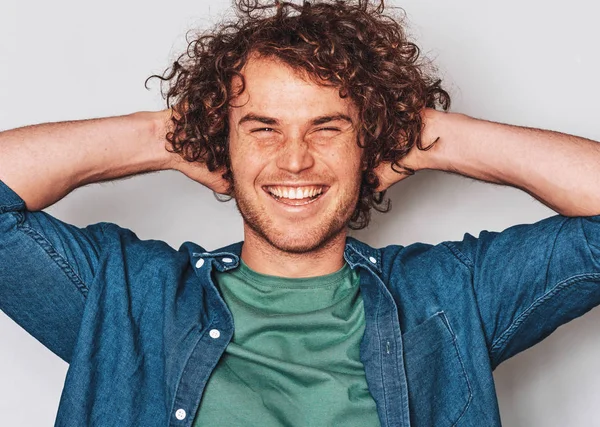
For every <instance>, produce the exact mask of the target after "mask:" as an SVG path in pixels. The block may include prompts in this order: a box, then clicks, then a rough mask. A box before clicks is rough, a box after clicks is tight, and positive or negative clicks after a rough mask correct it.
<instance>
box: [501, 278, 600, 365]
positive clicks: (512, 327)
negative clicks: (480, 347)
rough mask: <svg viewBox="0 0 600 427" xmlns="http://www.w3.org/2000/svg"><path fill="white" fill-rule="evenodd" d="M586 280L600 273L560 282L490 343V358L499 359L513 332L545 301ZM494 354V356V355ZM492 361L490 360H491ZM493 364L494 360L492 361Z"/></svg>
mask: <svg viewBox="0 0 600 427" xmlns="http://www.w3.org/2000/svg"><path fill="white" fill-rule="evenodd" d="M587 279H600V273H585V274H578V275H576V276H571V277H569V278H567V279H565V280H564V281H562V282H559V283H558V284H557V285H556V286H554V287H553V288H552V289H550V290H549V291H548V292H546V293H545V294H544V295H542V296H541V297H539V298H538V299H536V300H535V301H534V302H533V303H532V304H531V305H530V306H529V307H527V309H525V310H524V311H523V313H521V315H519V316H518V317H517V318H516V319H515V320H514V321H513V322H512V323H511V324H510V325H509V326H508V328H506V330H505V331H504V332H503V333H502V334H501V335H500V336H499V337H498V338H497V339H496V340H495V341H494V342H493V343H492V347H491V353H492V358H493V359H495V358H496V357H500V356H501V355H502V353H503V352H504V350H505V348H504V345H505V344H506V343H507V342H508V341H509V340H510V338H511V337H512V336H513V334H514V333H515V331H516V330H517V329H518V328H519V326H521V324H522V323H523V322H525V321H526V320H527V319H528V318H529V316H530V315H531V314H533V312H534V311H535V310H536V309H537V308H538V307H540V306H541V305H543V304H544V303H545V302H546V301H548V300H550V299H551V298H553V297H554V296H556V295H557V294H558V293H560V292H562V291H563V290H565V289H568V288H569V287H570V286H571V285H573V284H576V283H579V282H581V281H584V280H587ZM494 353H495V354H494ZM493 359H492V360H493ZM494 363H495V360H494Z"/></svg>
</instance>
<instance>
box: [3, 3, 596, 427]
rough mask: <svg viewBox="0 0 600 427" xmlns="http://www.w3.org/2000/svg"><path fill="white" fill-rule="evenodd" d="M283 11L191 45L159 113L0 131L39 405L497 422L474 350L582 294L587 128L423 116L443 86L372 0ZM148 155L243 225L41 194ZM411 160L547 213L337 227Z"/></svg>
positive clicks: (206, 417) (502, 353)
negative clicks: (49, 382) (158, 221)
mask: <svg viewBox="0 0 600 427" xmlns="http://www.w3.org/2000/svg"><path fill="white" fill-rule="evenodd" d="M250 6H251V5H250ZM293 9H295V8H294V7H293V6H292V5H280V6H278V8H277V12H276V14H275V16H274V17H273V18H267V19H266V20H263V19H260V18H256V19H255V18H252V16H254V13H255V12H256V10H255V9H254V8H253V7H250V10H249V14H250V17H247V18H245V20H244V21H242V23H243V24H244V25H238V26H236V27H234V28H233V29H229V30H227V29H225V30H223V32H221V33H218V36H213V37H212V38H211V37H209V38H207V39H201V41H200V42H197V43H193V44H192V46H191V48H192V50H191V52H192V53H193V54H192V55H191V57H190V58H182V59H181V60H180V61H178V63H177V64H176V65H175V66H174V67H173V69H172V70H173V72H172V73H171V74H168V75H167V76H166V77H165V78H166V79H167V80H169V81H170V82H171V86H170V89H169V91H168V93H167V95H168V97H169V100H175V101H176V103H175V104H173V110H172V111H168V112H160V113H138V114H134V115H131V116H125V117H117V118H110V119H102V120H94V121H86V122H73V123H62V124H48V125H41V126H34V127H29V128H23V129H16V130H13V131H7V132H4V133H2V134H1V135H0V180H2V181H3V184H2V187H0V212H1V213H2V214H1V219H0V233H1V236H2V238H1V239H0V242H1V244H0V254H1V255H0V256H1V257H2V265H3V269H2V277H1V278H0V283H2V286H1V287H0V292H1V294H0V304H2V309H3V310H4V311H5V312H6V313H7V314H8V315H9V316H11V317H13V318H14V319H15V320H16V321H17V322H19V323H20V324H22V325H23V326H24V327H25V328H26V329H27V330H28V331H30V332H31V333H32V334H33V335H34V336H36V337H37V338H38V339H40V341H42V342H43V343H44V344H45V345H47V346H48V347H49V348H50V349H51V350H52V351H54V352H55V353H56V354H58V355H59V356H61V357H62V358H63V359H64V360H67V361H68V362H69V363H70V369H69V373H68V376H67V381H66V384H65V390H64V393H63V397H62V400H61V407H60V409H59V414H58V418H57V424H58V425H114V424H117V425H166V424H169V425H174V426H179V425H181V426H185V425H194V424H196V425H377V424H380V425H386V426H387V425H409V422H410V425H416V426H420V425H455V424H460V425H474V426H481V425H497V424H499V416H498V410H497V404H496V400H495V394H494V389H493V381H492V376H491V372H492V370H493V369H494V368H495V367H496V366H497V365H498V364H499V363H501V362H502V361H504V360H506V359H507V358H509V357H510V356H512V355H514V354H516V353H517V352H519V351H522V350H524V349H525V348H527V347H529V346H531V345H533V344H535V343H537V342H539V341H540V340H541V339H543V338H544V337H545V336H547V335H548V334H549V333H551V332H552V331H553V330H554V329H555V328H556V327H558V326H559V325H560V324H562V323H565V322H566V321H568V320H570V319H572V318H574V317H576V316H578V315H580V314H583V313H584V312H585V311H587V310H589V309H590V308H592V307H593V306H595V305H597V304H598V298H599V297H600V295H599V292H598V290H597V282H598V279H599V278H600V268H599V266H598V263H597V257H598V249H597V248H598V244H597V242H598V238H599V237H600V234H599V228H598V227H599V224H598V221H599V220H600V219H599V218H598V217H597V216H593V215H597V214H598V213H600V198H599V197H598V195H597V191H595V189H596V188H597V185H598V176H599V173H598V168H597V166H596V165H597V160H598V157H599V156H600V154H599V151H598V147H597V145H596V143H595V142H593V141H589V140H584V139H582V138H576V137H572V136H568V135H561V134H557V133H552V132H545V131H538V130H531V129H521V128H515V127H509V126H505V125H498V124H494V123H488V122H483V121H478V120H474V119H471V118H469V117H466V116H463V115H456V114H447V113H442V112H437V111H435V110H433V109H431V108H428V107H434V106H436V105H439V106H441V107H447V105H448V97H447V95H446V93H445V92H444V91H443V90H442V89H441V88H440V87H439V82H438V81H437V80H436V79H434V78H429V77H426V76H427V74H426V73H423V70H422V69H421V68H419V67H418V66H417V65H416V62H415V60H416V59H417V57H416V53H415V52H416V51H415V48H414V46H413V45H411V44H410V43H409V42H407V41H406V40H405V39H404V36H403V34H402V33H401V31H400V28H399V26H398V25H397V24H395V23H393V22H390V21H387V20H384V19H383V18H381V16H380V15H379V11H377V10H374V8H373V7H371V6H370V5H368V4H367V5H358V6H356V7H355V6H353V5H345V4H335V5H333V6H329V5H327V4H314V5H312V6H309V5H308V4H306V5H304V7H301V8H299V10H298V11H294V10H293ZM227 31H229V32H227ZM236 37H237V38H236ZM364 40H366V41H364ZM218 54H221V55H220V56H219V55H218ZM340 64H345V67H340ZM423 124H424V126H423ZM165 135H167V136H166V141H165ZM65 141H69V142H70V143H69V144H65ZM74 141H76V144H74V143H73V142H74ZM165 146H166V148H167V149H168V150H165ZM419 148H421V149H419ZM425 148H428V149H425ZM180 154H181V155H180ZM582 159H585V161H584V162H583V163H581V162H582ZM392 163H393V164H394V167H392V166H391V164H392ZM575 164H577V167H574V166H573V165H575ZM40 169H43V173H42V174H39V175H37V177H38V178H37V179H36V175H34V174H32V171H34V170H36V171H39V170H40ZM163 169H176V170H180V171H182V172H183V173H185V174H186V175H187V176H189V177H191V178H192V179H195V180H196V181H198V182H200V183H202V184H204V185H206V186H208V187H209V188H211V189H213V190H214V191H216V192H218V193H223V194H230V195H232V196H233V197H234V198H235V201H236V203H237V205H238V207H239V210H240V213H241V214H242V216H243V218H244V243H243V245H242V244H234V245H232V246H230V247H228V248H224V249H222V250H217V251H214V252H206V251H204V250H203V249H202V248H201V247H199V246H197V245H195V244H192V243H187V244H185V245H183V246H182V248H181V249H180V250H179V251H178V252H175V251H173V250H172V249H171V248H169V247H168V246H167V245H165V244H163V243H161V242H156V241H140V240H139V239H137V237H136V236H135V235H134V234H133V233H132V232H130V231H128V230H125V229H123V228H121V227H118V226H117V225H115V224H108V223H101V224H95V225H92V226H89V227H87V228H85V229H78V228H76V227H73V226H70V225H67V224H64V223H61V222H60V221H58V220H56V219H55V218H52V217H51V216H49V215H47V214H45V213H43V212H39V211H40V210H41V209H43V208H45V207H47V206H49V205H51V204H52V203H54V202H56V201H57V200H59V199H61V198H62V197H64V196H65V195H66V194H68V193H69V192H70V191H72V190H73V189H74V188H77V187H79V186H81V185H85V184H88V183H91V182H97V181H102V180H107V179H113V178H118V177H122V176H127V175H132V174H136V173H141V172H147V171H154V170H163ZM422 169H438V170H447V171H453V172H457V173H461V174H463V175H467V176H470V177H474V178H477V179H482V180H486V181H491V182H497V183H503V184H509V185H513V186H516V187H519V188H522V189H523V190H525V191H528V192H529V193H531V194H533V195H534V196H535V197H537V198H538V199H540V200H541V201H543V202H544V203H546V204H547V205H549V206H551V207H552V208H553V209H555V210H556V211H557V212H559V213H560V214H563V215H565V216H556V217H552V218H549V219H548V220H544V221H541V222H540V223H537V224H534V225H531V226H518V227H513V228H511V229H509V230H506V231H505V232H503V233H499V234H498V233H482V234H481V235H480V236H479V238H478V239H475V238H473V237H472V236H470V235H467V236H465V239H464V240H463V241H461V242H445V243H443V244H441V245H437V246H429V245H424V244H415V245H411V246H408V247H389V248H385V249H380V250H377V249H373V248H370V247H368V246H366V245H364V244H362V243H360V242H358V241H356V240H348V239H347V238H346V237H347V231H346V226H347V225H351V226H353V227H361V226H364V225H366V223H367V222H368V213H369V208H371V207H382V208H385V204H384V203H383V200H382V198H381V196H380V191H382V190H385V189H386V188H388V187H389V186H391V185H393V184H394V183H395V182H397V181H399V180H401V179H403V178H405V177H406V176H407V175H406V173H402V172H403V171H408V172H409V173H410V171H416V170H422ZM398 170H400V173H399V172H398ZM9 255H10V256H9ZM32 260H35V262H32Z"/></svg>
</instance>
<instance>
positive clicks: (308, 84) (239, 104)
mask: <svg viewBox="0 0 600 427" xmlns="http://www.w3.org/2000/svg"><path fill="white" fill-rule="evenodd" d="M242 75H243V76H244V83H245V88H244V92H242V93H241V94H240V95H239V96H238V97H237V98H236V99H234V100H233V101H232V103H231V104H232V105H233V106H234V107H232V108H230V116H231V118H232V119H234V120H235V119H236V118H239V117H241V116H243V115H244V114H246V113H248V112H250V111H251V112H252V113H256V114H260V115H265V116H269V117H274V118H278V119H279V120H281V121H283V122H286V121H287V122H294V121H301V120H310V119H312V118H314V117H316V116H322V115H327V114H332V113H337V114H342V113H343V114H346V115H349V116H351V117H355V116H356V115H357V108H356V106H355V105H354V103H353V102H352V101H351V99H350V98H349V97H346V98H342V97H340V95H339V89H338V88H336V87H332V86H324V85H319V84H317V83H316V82H314V81H313V80H312V79H310V78H309V77H308V76H306V75H305V74H304V73H303V72H302V71H298V70H294V69H293V68H291V67H290V66H289V65H287V64H285V63H283V62H282V61H279V60H277V59H271V58H257V57H253V58H251V59H249V60H248V62H247V63H246V65H245V66H244V68H243V69H242ZM240 83H241V81H240V79H239V78H237V77H236V78H234V80H233V81H232V87H233V88H234V90H236V89H238V88H239V87H240Z"/></svg>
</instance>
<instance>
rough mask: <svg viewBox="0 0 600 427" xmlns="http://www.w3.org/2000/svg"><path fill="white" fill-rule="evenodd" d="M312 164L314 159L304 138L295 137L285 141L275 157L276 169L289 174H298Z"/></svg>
mask: <svg viewBox="0 0 600 427" xmlns="http://www.w3.org/2000/svg"><path fill="white" fill-rule="evenodd" d="M314 164H315V159H314V157H313V155H312V153H311V152H310V150H309V145H308V142H307V141H305V140H304V138H302V137H301V136H300V135H297V136H290V137H288V138H286V139H285V141H284V144H283V146H282V147H281V149H280V152H279V154H278V156H277V167H279V168H280V169H283V170H286V171H288V172H291V173H300V172H302V171H303V170H305V169H310V168H311V167H313V166H314Z"/></svg>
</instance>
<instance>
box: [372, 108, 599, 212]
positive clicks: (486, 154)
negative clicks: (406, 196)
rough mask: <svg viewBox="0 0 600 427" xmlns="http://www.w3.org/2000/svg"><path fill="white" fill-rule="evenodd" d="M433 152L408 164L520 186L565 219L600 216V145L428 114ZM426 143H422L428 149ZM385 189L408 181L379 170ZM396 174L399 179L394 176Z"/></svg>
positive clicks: (426, 134) (422, 153)
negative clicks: (399, 182)
mask: <svg viewBox="0 0 600 427" xmlns="http://www.w3.org/2000/svg"><path fill="white" fill-rule="evenodd" d="M423 115H424V118H425V128H424V132H423V140H424V141H433V140H435V139H436V138H437V137H439V140H438V141H437V142H436V143H435V144H434V146H433V147H432V148H431V149H430V150H429V151H420V150H418V149H415V150H412V151H411V153H409V156H407V158H406V161H407V163H406V164H407V165H409V166H411V167H412V166H414V169H416V170H418V169H437V170H443V171H448V172H455V173H458V174H461V175H465V176H468V177H472V178H475V179H479V180H483V181H488V182H493V183H497V184H505V185H511V186H514V187H517V188H520V189H522V190H524V191H526V192H528V193H529V194H531V195H532V196H534V197H535V198H537V199H538V200H540V201H541V202H542V203H544V204H546V205H547V206H549V207H550V208H552V209H554V210H555V211H556V212H558V213H560V214H562V215H565V216H588V215H595V214H599V213H600V191H598V188H600V144H598V143H597V142H595V141H591V140H589V139H585V138H580V137H576V136H572V135H566V134H563V133H559V132H551V131H546V130H540V129H531V128H524V127H517V126H510V125H504V124H499V123H493V122H488V121H484V120H478V119H474V118H472V117H468V116H465V115H463V114H455V113H443V112H439V111H435V110H430V109H428V110H425V111H424V113H423ZM427 144H428V143H427V142H426V143H425V144H424V145H427ZM380 171H381V173H382V174H383V179H382V181H383V183H384V185H383V186H382V188H387V187H389V186H390V185H392V184H393V183H395V182H397V181H399V180H400V179H401V178H404V176H403V175H400V174H395V173H393V172H392V173H390V171H391V168H389V166H388V165H384V167H383V168H380ZM394 174H395V176H394Z"/></svg>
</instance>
